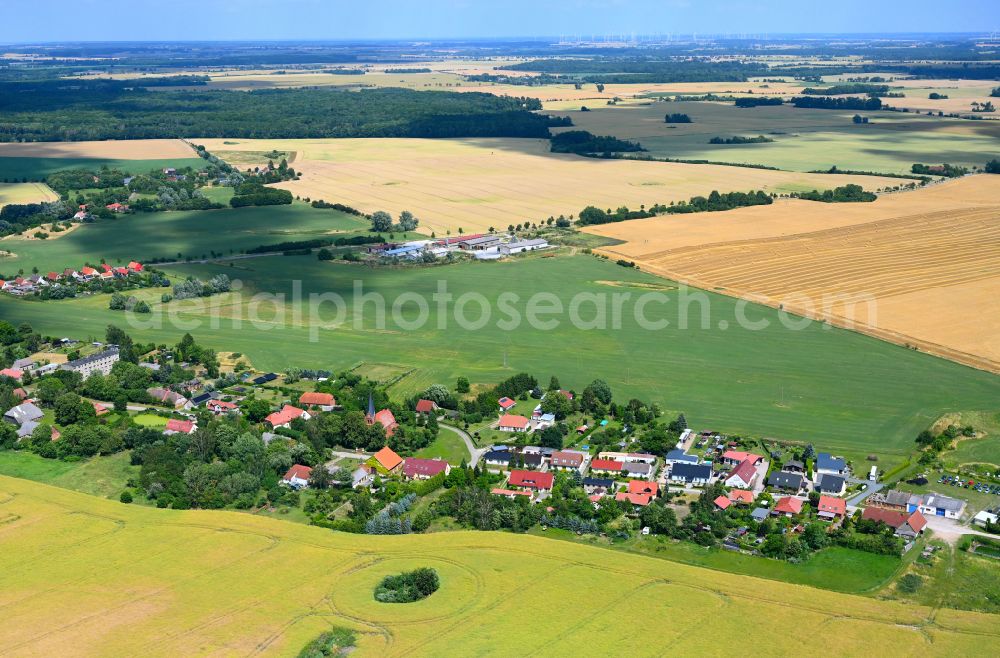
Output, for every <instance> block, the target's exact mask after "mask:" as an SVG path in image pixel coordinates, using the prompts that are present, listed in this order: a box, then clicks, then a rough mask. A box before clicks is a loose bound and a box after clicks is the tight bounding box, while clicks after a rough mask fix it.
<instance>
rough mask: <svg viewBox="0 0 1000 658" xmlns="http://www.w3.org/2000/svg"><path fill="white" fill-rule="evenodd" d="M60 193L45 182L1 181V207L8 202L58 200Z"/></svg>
mask: <svg viewBox="0 0 1000 658" xmlns="http://www.w3.org/2000/svg"><path fill="white" fill-rule="evenodd" d="M58 199H59V195H58V194H56V193H55V192H53V191H52V189H51V188H50V187H49V186H48V185H46V184H45V183H0V208H2V207H4V206H5V205H7V204H8V203H41V202H43V201H56V200H58Z"/></svg>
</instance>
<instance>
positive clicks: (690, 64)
mask: <svg viewBox="0 0 1000 658" xmlns="http://www.w3.org/2000/svg"><path fill="white" fill-rule="evenodd" d="M505 69H507V70H511V71H537V72H539V73H555V74H564V75H566V74H569V75H576V76H578V77H579V78H580V79H581V80H583V81H585V82H601V83H629V82H638V83H650V82H711V81H715V82H743V81H745V80H746V79H747V77H749V76H754V75H764V74H766V73H767V71H768V68H767V66H764V65H761V64H744V63H742V62H706V61H698V60H656V59H646V58H640V57H636V58H621V59H616V58H601V59H539V60H534V61H530V62H521V63H518V64H511V65H510V66H506V67H505Z"/></svg>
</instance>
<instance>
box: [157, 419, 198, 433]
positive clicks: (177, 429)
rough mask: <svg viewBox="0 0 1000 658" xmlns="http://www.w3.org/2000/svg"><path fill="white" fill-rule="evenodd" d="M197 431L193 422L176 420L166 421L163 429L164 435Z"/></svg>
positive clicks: (196, 425) (196, 426)
mask: <svg viewBox="0 0 1000 658" xmlns="http://www.w3.org/2000/svg"><path fill="white" fill-rule="evenodd" d="M196 429H198V424H197V423H195V422H194V421H193V420H177V419H176V418H171V419H170V420H168V421H167V426H166V427H165V428H163V433H164V434H190V433H191V432H194V431H195V430H196Z"/></svg>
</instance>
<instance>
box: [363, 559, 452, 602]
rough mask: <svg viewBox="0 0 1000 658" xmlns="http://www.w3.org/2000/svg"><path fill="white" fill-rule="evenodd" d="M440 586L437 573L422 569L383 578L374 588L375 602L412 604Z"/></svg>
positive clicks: (429, 569) (427, 568)
mask: <svg viewBox="0 0 1000 658" xmlns="http://www.w3.org/2000/svg"><path fill="white" fill-rule="evenodd" d="M440 586H441V581H440V579H439V578H438V574H437V571H435V570H434V569H431V568H429V567H422V568H420V569H415V570H414V571H408V572H406V573H401V574H399V575H397V576H386V577H385V578H383V579H382V582H380V583H379V584H378V586H377V587H376V588H375V600H376V601H379V602H381V603H412V602H414V601H420V600H422V599H426V598H427V597H428V596H430V595H431V594H433V593H434V592H436V591H437V590H438V587H440Z"/></svg>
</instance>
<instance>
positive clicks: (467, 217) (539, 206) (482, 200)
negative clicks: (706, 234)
mask: <svg viewBox="0 0 1000 658" xmlns="http://www.w3.org/2000/svg"><path fill="white" fill-rule="evenodd" d="M199 143H203V144H205V146H206V147H207V148H208V150H209V151H210V152H212V153H214V154H216V155H218V156H219V157H222V158H226V157H227V156H230V157H231V155H230V154H233V153H235V152H239V151H244V152H245V151H254V152H261V153H266V152H269V151H271V150H272V149H277V150H278V151H285V152H293V153H294V154H295V155H294V158H293V159H292V163H293V166H294V167H295V169H296V170H297V171H300V172H302V174H303V175H302V179H301V180H298V181H288V182H285V183H281V184H279V185H277V187H283V188H285V189H287V190H290V191H291V192H293V193H294V194H296V195H299V196H302V197H309V198H311V199H324V200H326V201H329V202H339V203H346V204H348V205H350V206H353V207H355V208H358V209H359V210H362V211H365V212H373V211H376V210H387V211H389V212H391V213H393V214H397V213H399V212H400V211H402V210H409V211H411V212H413V213H414V214H415V215H416V216H417V217H418V218H419V219H420V225H421V226H422V227H423V229H424V230H425V231H427V232H430V231H435V232H437V233H439V234H443V233H445V232H446V231H451V232H453V233H454V232H456V231H457V230H458V229H459V228H462V229H463V230H464V231H465V232H466V233H470V232H473V231H483V230H486V229H488V228H489V227H490V226H492V227H494V228H497V229H498V230H499V229H505V228H506V227H507V226H508V225H511V224H521V223H523V222H525V221H529V222H540V221H543V220H545V219H546V218H547V217H549V216H559V215H560V214H564V215H567V216H568V215H575V214H576V213H578V212H580V210H582V209H583V208H584V207H586V206H588V205H591V204H593V205H597V206H601V207H612V208H617V207H618V206H621V205H623V204H624V205H628V206H630V207H633V208H638V207H639V206H640V205H641V204H645V205H652V204H654V203H669V202H670V201H680V200H686V199H688V198H690V197H692V196H695V195H698V194H708V193H709V192H711V191H712V190H719V191H722V192H725V191H734V190H738V191H749V190H754V189H763V190H766V191H773V192H789V191H795V190H811V189H814V188H820V189H826V188H829V187H836V186H838V185H844V184H845V183H857V184H859V185H862V186H864V187H865V188H867V189H877V188H881V187H883V186H887V185H894V184H896V183H897V182H898V181H894V180H893V179H886V178H880V177H875V176H831V175H824V174H807V173H798V172H787V171H770V170H764V169H749V168H745V167H726V166H715V165H685V164H676V163H664V162H638V161H623V160H598V159H592V158H584V157H581V156H576V155H556V154H552V153H549V152H548V149H549V142H548V141H547V140H537V139H434V140H431V139H312V140H310V139H301V140H234V139H227V140H222V139H209V140H199Z"/></svg>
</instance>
